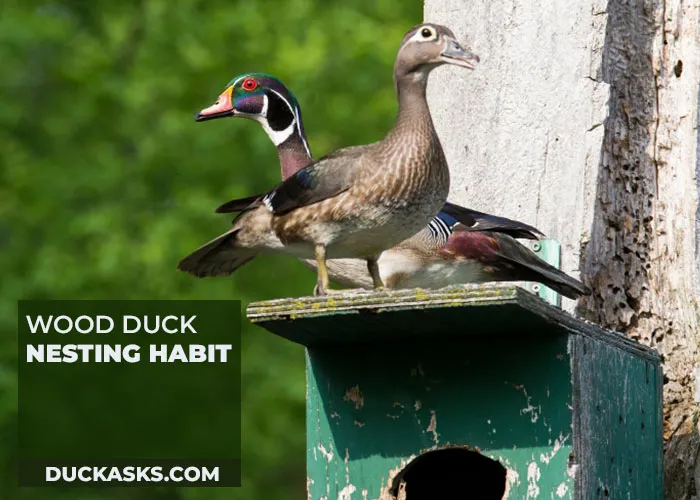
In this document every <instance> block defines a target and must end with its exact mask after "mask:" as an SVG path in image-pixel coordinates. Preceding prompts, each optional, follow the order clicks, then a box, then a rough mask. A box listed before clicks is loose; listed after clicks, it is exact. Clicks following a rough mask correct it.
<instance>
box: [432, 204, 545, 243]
mask: <svg viewBox="0 0 700 500" xmlns="http://www.w3.org/2000/svg"><path fill="white" fill-rule="evenodd" d="M441 213H444V214H447V215H449V216H450V217H453V218H454V219H456V220H457V222H459V223H461V224H462V225H463V226H465V230H467V231H479V232H481V231H495V232H498V233H503V234H507V235H509V236H512V237H513V238H524V239H529V240H539V239H540V238H542V237H544V234H543V233H542V231H540V230H539V229H537V228H536V227H533V226H530V225H529V224H525V223H524V222H520V221H517V220H512V219H508V218H506V217H498V216H497V215H491V214H487V213H484V212H477V211H476V210H472V209H471V208H464V207H461V206H459V205H455V204H454V203H450V202H449V201H448V202H445V206H443V207H442V211H441Z"/></svg>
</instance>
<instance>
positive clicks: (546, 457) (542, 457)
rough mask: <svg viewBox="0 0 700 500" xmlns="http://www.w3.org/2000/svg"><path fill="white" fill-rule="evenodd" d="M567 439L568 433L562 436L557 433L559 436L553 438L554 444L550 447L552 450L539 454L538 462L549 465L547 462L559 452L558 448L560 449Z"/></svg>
mask: <svg viewBox="0 0 700 500" xmlns="http://www.w3.org/2000/svg"><path fill="white" fill-rule="evenodd" d="M568 439H569V434H567V435H566V436H563V435H561V434H559V437H558V438H557V439H555V440H554V446H553V447H552V451H550V452H549V453H542V454H541V455H540V462H542V463H544V464H547V465H549V462H550V461H551V460H552V459H553V458H554V456H555V455H556V454H557V453H559V450H561V448H562V446H563V445H564V443H566V441H567V440H568Z"/></svg>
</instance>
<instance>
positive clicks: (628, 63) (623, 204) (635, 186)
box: [425, 0, 700, 500]
mask: <svg viewBox="0 0 700 500" xmlns="http://www.w3.org/2000/svg"><path fill="white" fill-rule="evenodd" d="M425 19H426V20H427V21H434V22H439V23H442V24H446V25H448V26H450V27H451V28H452V29H453V30H454V31H455V33H456V34H457V35H458V37H459V38H460V39H462V40H466V41H468V42H469V45H471V48H472V49H473V50H474V51H475V52H476V53H477V54H479V55H480V56H481V57H482V64H480V65H479V68H478V69H477V71H475V72H474V73H473V74H468V75H465V74H464V72H460V71H459V69H443V70H441V71H439V72H437V73H436V75H435V77H434V78H433V80H432V81H431V82H430V86H429V101H430V104H431V109H432V110H433V117H434V119H435V122H436V127H437V129H438V133H439V134H440V137H441V140H442V142H443V146H444V148H445V151H446V154H447V157H448V161H449V162H450V166H451V169H452V195H451V199H452V200H454V201H456V202H459V203H462V204H465V205H466V206H470V207H473V208H476V209H480V210H486V211H490V212H492V213H496V214H499V215H504V216H508V217H515V218H519V219H520V220H523V221H524V222H529V223H532V224H535V225H536V226H538V227H539V228H540V229H542V230H543V231H544V232H545V233H547V234H548V235H550V236H552V237H555V238H557V239H558V240H560V242H561V243H562V252H563V256H562V263H563V266H562V267H563V268H564V270H566V271H567V272H570V273H572V274H579V273H580V276H581V277H582V279H583V280H584V281H585V282H586V283H587V284H588V285H589V286H590V287H591V288H592V289H593V290H594V294H593V296H592V297H591V298H590V299H588V300H585V301H581V302H580V303H579V305H578V307H577V309H576V312H577V313H578V314H580V315H582V316H584V317H586V318H587V319H590V320H592V321H595V322H597V323H599V324H601V325H603V326H606V327H609V328H612V329H615V330H618V331H620V332H623V333H625V334H626V335H628V336H629V337H632V338H635V339H637V340H639V341H640V342H642V343H644V344H647V345H651V346H653V347H655V348H656V349H657V350H658V351H659V352H660V353H661V354H662V355H663V356H664V372H665V375H666V381H665V386H664V417H665V428H664V437H665V439H666V453H665V469H666V476H665V481H666V492H667V495H666V497H667V498H669V499H671V500H691V499H697V498H700V460H699V459H698V457H699V453H700V438H699V424H698V420H700V412H699V411H698V406H697V400H696V394H698V393H700V387H698V382H697V376H698V374H699V373H700V368H699V367H700V349H699V347H698V345H699V343H700V331H699V329H698V311H699V309H698V299H697V297H698V289H699V286H698V278H699V277H700V273H699V272H698V262H700V259H699V257H700V254H699V253H698V252H697V250H696V249H697V248H698V247H700V245H698V244H696V238H698V239H699V241H700V232H699V231H697V230H696V219H697V217H696V212H697V210H698V203H697V196H698V183H697V178H696V165H698V167H697V168H698V170H699V171H700V163H697V162H698V160H700V141H699V140H698V119H699V115H698V94H699V92H700V35H699V33H700V26H699V24H700V0H687V1H685V2H683V1H681V0H639V1H633V0H610V1H608V2H606V1H604V0H587V1H584V2H573V3H572V2H565V1H563V0H547V1H545V2H527V1H525V0H499V1H496V2H464V1H461V0H427V1H426V5H425ZM566 307H567V308H568V309H569V310H572V309H573V306H572V304H571V303H568V304H567V305H566Z"/></svg>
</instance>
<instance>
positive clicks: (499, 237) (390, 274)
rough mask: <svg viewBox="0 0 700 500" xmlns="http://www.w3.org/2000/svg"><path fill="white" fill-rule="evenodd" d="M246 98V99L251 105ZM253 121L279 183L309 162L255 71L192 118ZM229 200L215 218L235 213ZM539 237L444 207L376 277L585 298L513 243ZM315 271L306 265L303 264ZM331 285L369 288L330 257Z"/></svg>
mask: <svg viewBox="0 0 700 500" xmlns="http://www.w3.org/2000/svg"><path fill="white" fill-rule="evenodd" d="M253 98H254V99H253ZM227 116H232V117H241V118H248V119H252V120H255V121H257V122H258V123H259V124H260V125H261V126H262V127H263V129H264V130H265V132H266V133H267V135H268V137H269V138H270V140H271V141H272V142H273V143H274V144H275V146H276V147H277V152H278V154H279V159H280V166H281V169H282V179H287V178H288V177H290V176H291V175H294V174H295V173H296V172H298V171H299V170H300V169H302V168H303V167H305V166H306V165H308V164H309V163H311V162H312V161H313V160H312V156H311V150H310V148H309V144H308V141H307V139H306V134H305V132H304V124H303V121H302V117H301V107H300V106H299V102H298V101H297V99H296V97H295V96H294V94H293V93H292V91H291V90H289V89H288V88H287V87H286V86H285V85H284V84H283V83H282V82H281V81H280V80H279V79H277V78H275V77H274V76H271V75H266V74H263V73H247V74H244V75H239V76H237V77H236V78H234V79H233V80H231V81H230V82H229V83H228V85H226V90H224V92H223V93H222V94H221V96H220V97H219V99H218V100H217V102H216V103H215V104H214V105H213V106H210V107H208V108H206V109H204V110H202V111H201V112H200V113H199V114H198V115H197V121H206V120H211V119H215V118H222V117H227ZM241 208H245V207H241V206H240V204H239V203H237V200H234V201H233V202H229V203H225V204H224V205H221V206H220V207H219V208H218V209H217V212H235V211H239V210H240V209H241ZM539 236H543V235H542V233H541V232H540V231H538V230H537V229H535V228H534V227H532V226H528V225H527V224H524V223H522V222H518V221H513V220H510V219H506V218H503V217H496V216H493V215H488V214H484V213H481V212H477V211H474V210H471V209H468V208H463V207H460V206H458V205H453V204H451V203H449V202H448V203H446V204H445V206H444V207H443V210H442V211H441V212H440V213H439V214H438V215H437V216H436V217H435V218H433V220H431V221H430V223H429V224H428V226H426V227H424V228H423V229H422V230H421V231H420V232H419V233H418V234H417V235H415V236H413V237H412V238H410V239H408V240H406V241H404V242H402V243H399V245H397V246H396V247H394V248H391V249H389V250H386V251H384V252H383V253H382V255H381V257H380V258H379V261H378V265H379V274H380V275H381V276H382V278H383V280H384V283H385V284H386V285H387V286H388V287H390V288H409V287H422V288H440V287H443V286H447V285H452V284H460V283H468V282H485V281H497V280H508V281H519V280H527V281H539V282H543V283H545V284H547V285H548V286H549V287H550V288H553V289H556V290H557V291H559V292H560V293H562V294H563V295H566V296H568V297H570V298H575V297H577V296H578V295H579V294H582V293H586V292H587V289H586V288H585V286H584V285H583V284H581V283H580V282H578V281H576V280H574V279H572V278H570V277H568V276H566V275H565V274H564V273H562V272H561V271H559V270H558V269H556V268H554V267H552V266H550V265H548V264H547V263H546V262H544V261H542V260H541V259H539V258H538V257H537V256H536V255H535V254H534V253H532V252H531V251H529V250H528V249H526V248H525V247H523V246H522V245H520V243H518V242H517V241H515V240H514V239H513V237H516V238H528V239H537V238H538V237H539ZM303 262H305V263H306V264H307V265H308V266H310V267H312V268H313V267H315V265H314V264H315V263H314V262H313V261H311V260H304V261H303ZM327 265H328V273H329V276H330V279H331V281H333V282H335V283H338V284H340V285H344V286H349V287H359V288H369V287H371V285H372V282H371V281H370V280H369V277H368V276H367V274H366V272H365V269H364V263H363V262H362V261H361V260H358V259H331V260H329V261H328V263H327Z"/></svg>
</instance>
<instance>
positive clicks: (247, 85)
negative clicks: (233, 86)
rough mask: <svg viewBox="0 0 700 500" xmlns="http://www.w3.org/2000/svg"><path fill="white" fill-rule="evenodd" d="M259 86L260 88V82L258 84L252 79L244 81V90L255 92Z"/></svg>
mask: <svg viewBox="0 0 700 500" xmlns="http://www.w3.org/2000/svg"><path fill="white" fill-rule="evenodd" d="M257 86H258V82H256V81H255V80H254V79H252V78H246V79H245V80H243V88H244V89H245V90H247V91H249V92H250V91H251V90H255V89H256V88H257Z"/></svg>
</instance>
